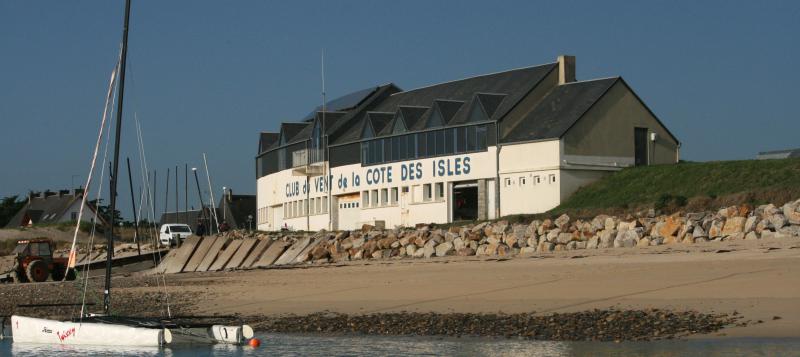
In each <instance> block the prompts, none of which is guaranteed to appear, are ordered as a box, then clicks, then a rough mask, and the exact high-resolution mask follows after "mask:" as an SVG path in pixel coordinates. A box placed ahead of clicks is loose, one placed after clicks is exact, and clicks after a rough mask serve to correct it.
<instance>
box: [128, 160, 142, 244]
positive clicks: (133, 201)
mask: <svg viewBox="0 0 800 357" xmlns="http://www.w3.org/2000/svg"><path fill="white" fill-rule="evenodd" d="M125 161H127V162H128V183H129V184H130V187H131V205H132V206H133V228H134V229H135V231H134V237H135V238H136V251H137V252H138V253H139V255H142V246H141V244H140V243H139V240H140V239H141V237H139V216H138V215H137V214H136V199H135V198H134V196H133V178H132V177H131V158H129V157H126V158H125Z"/></svg>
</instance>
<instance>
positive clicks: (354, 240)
mask: <svg viewBox="0 0 800 357" xmlns="http://www.w3.org/2000/svg"><path fill="white" fill-rule="evenodd" d="M364 242H365V241H364V237H351V238H350V243H351V244H352V245H353V248H355V249H358V248H361V247H362V246H363V245H364Z"/></svg>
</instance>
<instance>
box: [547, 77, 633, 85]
mask: <svg viewBox="0 0 800 357" xmlns="http://www.w3.org/2000/svg"><path fill="white" fill-rule="evenodd" d="M620 78H622V76H611V77H603V78H595V79H584V80H582V81H574V82H569V83H564V84H560V85H561V86H568V85H570V84H581V83H589V82H597V81H604V80H607V79H620Z"/></svg>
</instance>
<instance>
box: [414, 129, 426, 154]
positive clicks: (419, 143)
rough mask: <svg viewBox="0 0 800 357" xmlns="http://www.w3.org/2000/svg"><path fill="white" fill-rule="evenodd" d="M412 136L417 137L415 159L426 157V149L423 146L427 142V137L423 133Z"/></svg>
mask: <svg viewBox="0 0 800 357" xmlns="http://www.w3.org/2000/svg"><path fill="white" fill-rule="evenodd" d="M414 136H416V137H417V155H416V156H417V158H418V159H419V158H423V157H425V156H427V155H428V154H427V152H428V148H427V146H426V145H425V144H426V143H427V142H428V140H427V138H428V137H427V136H426V134H425V133H417V134H414Z"/></svg>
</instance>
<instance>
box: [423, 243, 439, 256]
mask: <svg viewBox="0 0 800 357" xmlns="http://www.w3.org/2000/svg"><path fill="white" fill-rule="evenodd" d="M422 250H423V252H424V253H423V256H424V257H425V258H430V257H432V256H433V255H434V254H436V242H435V241H434V240H433V239H431V240H429V241H427V242H426V243H425V246H424V247H423V248H422Z"/></svg>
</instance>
